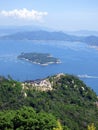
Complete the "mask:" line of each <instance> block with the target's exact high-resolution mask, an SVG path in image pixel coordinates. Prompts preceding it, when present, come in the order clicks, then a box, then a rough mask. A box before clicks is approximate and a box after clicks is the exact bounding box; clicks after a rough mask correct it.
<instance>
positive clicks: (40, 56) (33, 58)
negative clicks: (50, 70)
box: [18, 52, 61, 65]
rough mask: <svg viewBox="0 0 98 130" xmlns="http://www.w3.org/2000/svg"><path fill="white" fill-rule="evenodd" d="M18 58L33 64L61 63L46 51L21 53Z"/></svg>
mask: <svg viewBox="0 0 98 130" xmlns="http://www.w3.org/2000/svg"><path fill="white" fill-rule="evenodd" d="M18 59H21V60H27V61H29V62H32V63H34V64H40V65H49V64H58V63H61V62H60V60H59V59H58V58H55V57H53V56H51V55H50V54H48V53H36V52H34V53H21V54H20V55H19V56H18Z"/></svg>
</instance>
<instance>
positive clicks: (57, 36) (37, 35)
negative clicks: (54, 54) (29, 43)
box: [0, 30, 98, 46]
mask: <svg viewBox="0 0 98 130" xmlns="http://www.w3.org/2000/svg"><path fill="white" fill-rule="evenodd" d="M0 39H2V40H9V39H11V40H56V41H71V42H84V43H87V44H89V45H94V46H98V37H97V36H75V35H69V34H66V33H64V32H61V31H60V32H56V31H54V32H50V31H44V30H36V31H22V32H17V33H13V34H8V35H4V36H1V37H0Z"/></svg>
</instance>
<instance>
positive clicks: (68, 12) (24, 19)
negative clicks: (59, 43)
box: [0, 0, 98, 31]
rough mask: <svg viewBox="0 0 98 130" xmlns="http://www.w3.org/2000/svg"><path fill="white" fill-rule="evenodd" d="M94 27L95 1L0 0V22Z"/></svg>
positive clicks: (97, 4) (96, 27)
mask: <svg viewBox="0 0 98 130" xmlns="http://www.w3.org/2000/svg"><path fill="white" fill-rule="evenodd" d="M35 24H36V25H41V26H46V27H49V28H54V29H58V30H65V31H68V30H97V31H98V0H0V25H35Z"/></svg>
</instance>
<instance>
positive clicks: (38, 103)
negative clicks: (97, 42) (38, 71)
mask: <svg viewBox="0 0 98 130" xmlns="http://www.w3.org/2000/svg"><path fill="white" fill-rule="evenodd" d="M42 81H43V80H42ZM44 81H45V83H47V82H48V83H50V85H51V87H52V89H50V90H49V89H48V90H47V89H46V91H43V89H42V86H40V85H41V84H40V83H39V88H40V87H41V89H37V86H36V85H35V84H34V81H28V82H24V83H21V82H17V81H14V80H12V79H11V78H10V77H9V78H7V79H6V78H4V77H0V109H1V112H0V115H1V116H0V128H1V127H2V126H3V125H4V126H5V128H7V130H8V128H9V124H10V123H11V124H12V125H11V129H13V127H14V125H15V129H16V128H17V130H18V126H19V130H20V129H21V130H22V129H23V130H25V128H24V127H27V125H26V123H27V122H29V121H31V126H30V128H28V130H29V129H30V130H33V129H34V130H48V129H49V130H52V129H56V128H58V127H59V125H62V128H63V129H64V130H87V126H88V125H90V124H92V123H94V125H95V127H96V130H97V129H98V106H97V104H98V98H97V95H96V94H95V92H93V90H91V89H90V88H89V87H87V86H86V85H85V84H84V83H83V82H82V81H81V80H79V79H78V78H77V77H75V76H73V75H68V74H58V75H55V76H51V77H47V78H46V79H44ZM40 82H41V81H40ZM34 85H35V86H34ZM44 87H45V86H44ZM44 90H45V89H44ZM24 106H26V107H24ZM29 107H32V108H29ZM18 109H19V110H18ZM31 109H32V110H31ZM33 109H34V110H33ZM29 110H30V113H31V114H30V113H29ZM2 111H3V112H2ZM24 111H26V112H24ZM32 111H35V115H36V114H37V113H41V115H44V114H42V113H46V115H47V116H46V115H45V118H48V117H49V120H48V119H47V120H48V121H46V119H45V118H44V117H40V116H39V117H40V119H42V120H45V121H46V122H48V123H49V122H50V124H51V125H50V124H47V126H48V125H49V126H51V128H39V127H40V125H38V124H39V117H38V116H35V117H36V118H35V117H34V116H33V115H32ZM17 112H18V113H20V115H18V114H16V113H17ZM4 113H5V114H4ZM11 113H12V116H11V117H10V116H9V115H11ZM25 113H28V114H27V115H28V117H29V116H30V115H31V118H30V119H28V117H25ZM47 113H51V114H52V116H53V118H52V117H51V116H49V115H48V114H47ZM29 114H30V115H29ZM27 115H26V116H27ZM38 115H40V114H38ZM32 116H33V117H34V119H33V117H32ZM7 117H10V118H9V120H8V118H7ZM43 118H44V119H43ZM51 118H52V119H51ZM32 120H33V121H34V120H35V122H36V121H37V120H38V121H37V123H38V124H37V125H38V128H35V124H32ZM52 121H53V122H52ZM5 122H8V123H9V124H8V123H5ZM20 122H21V125H20ZM46 122H45V123H46ZM14 123H16V124H14ZM33 123H34V122H33ZM60 123H61V124H60ZM27 124H28V123H27ZM58 124H59V125H58ZM7 125H8V126H7ZM25 125H26V126H25ZM29 125H30V124H29ZM45 125H46V124H45ZM12 126H13V127H12ZM31 127H32V128H31ZM59 130H60V129H59Z"/></svg>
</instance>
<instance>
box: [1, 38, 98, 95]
mask: <svg viewBox="0 0 98 130" xmlns="http://www.w3.org/2000/svg"><path fill="white" fill-rule="evenodd" d="M21 52H38V53H50V54H51V55H52V56H54V57H56V58H59V59H60V60H61V62H62V63H61V64H51V65H48V66H40V65H37V64H32V63H30V62H27V61H22V60H19V59H17V56H18V55H19V54H20V53H21ZM97 67H98V50H96V49H94V48H91V47H89V46H88V45H87V44H85V43H79V42H74V43H73V42H65V41H29V40H24V41H18V40H16V41H12V40H0V75H3V76H6V77H7V76H8V75H10V76H11V77H12V78H13V79H15V80H18V81H25V80H35V79H40V78H45V77H47V76H51V75H54V74H57V73H68V74H73V75H76V76H78V75H79V76H80V79H82V80H83V81H84V82H85V83H86V84H87V85H88V86H90V87H91V88H92V89H93V90H94V91H95V92H96V93H97V94H98V68H97Z"/></svg>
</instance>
